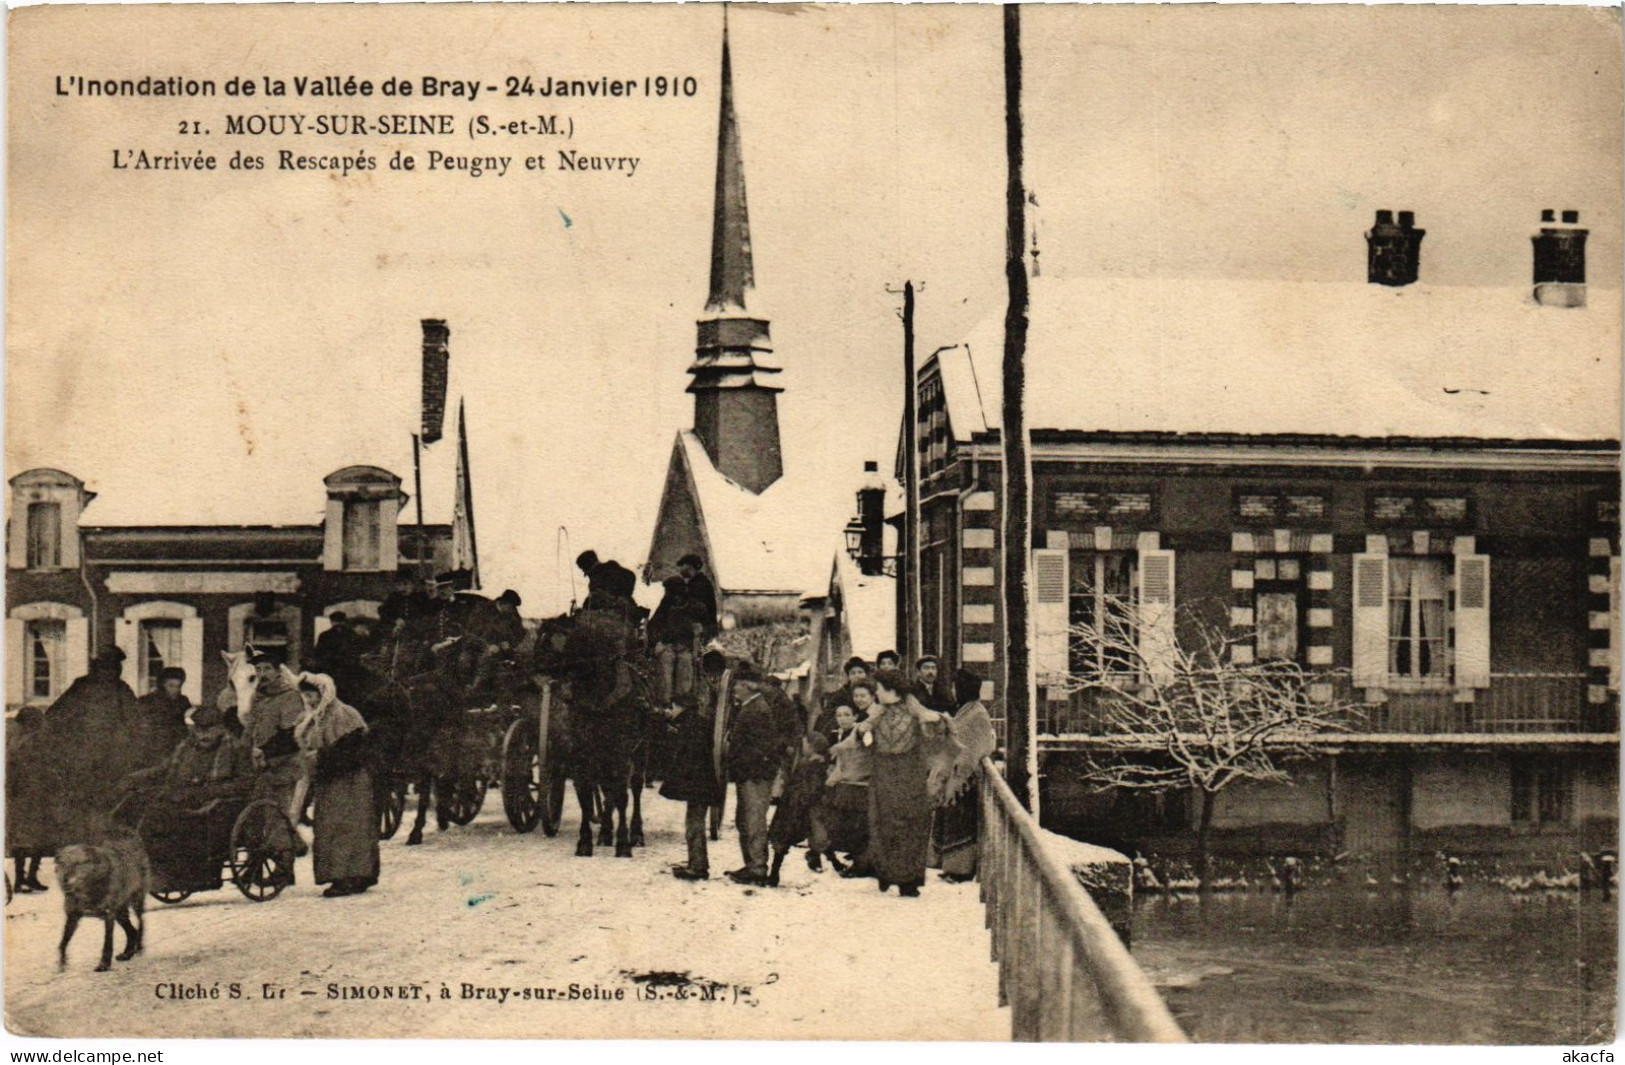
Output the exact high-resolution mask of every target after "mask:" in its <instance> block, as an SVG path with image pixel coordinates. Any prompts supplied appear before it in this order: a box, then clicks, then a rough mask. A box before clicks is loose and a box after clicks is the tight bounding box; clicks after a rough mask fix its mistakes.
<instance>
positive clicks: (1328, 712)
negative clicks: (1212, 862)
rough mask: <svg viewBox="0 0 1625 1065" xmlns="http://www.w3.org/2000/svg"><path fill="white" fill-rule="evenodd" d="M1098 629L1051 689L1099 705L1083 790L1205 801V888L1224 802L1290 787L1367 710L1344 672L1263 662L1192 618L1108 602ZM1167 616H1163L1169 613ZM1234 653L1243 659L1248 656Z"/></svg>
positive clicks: (1088, 632)
mask: <svg viewBox="0 0 1625 1065" xmlns="http://www.w3.org/2000/svg"><path fill="white" fill-rule="evenodd" d="M1105 607H1106V609H1104V610H1103V611H1102V614H1103V615H1104V616H1103V617H1102V618H1101V619H1099V623H1098V624H1073V625H1072V626H1071V627H1070V629H1069V632H1068V637H1069V641H1070V644H1071V652H1072V654H1071V658H1072V663H1071V664H1072V665H1073V666H1074V667H1075V666H1076V665H1078V664H1079V663H1081V664H1082V665H1083V666H1084V667H1085V668H1083V669H1081V670H1080V669H1077V668H1071V669H1068V670H1067V671H1066V674H1065V676H1064V677H1059V676H1057V677H1054V678H1053V682H1055V683H1060V684H1062V685H1063V686H1064V687H1065V688H1066V689H1067V690H1068V691H1070V692H1088V693H1092V696H1093V698H1092V702H1093V711H1094V716H1095V720H1094V723H1093V728H1092V729H1091V731H1092V732H1094V733H1095V735H1096V739H1095V741H1094V742H1093V743H1092V744H1091V745H1090V746H1089V747H1087V748H1086V751H1087V757H1088V759H1089V768H1088V773H1087V777H1086V779H1088V780H1089V781H1091V783H1092V784H1093V786H1094V787H1095V789H1096V790H1099V791H1109V790H1113V789H1117V788H1127V789H1132V790H1137V791H1144V792H1152V793H1166V792H1172V791H1181V790H1186V789H1193V790H1195V791H1196V792H1197V793H1198V795H1199V796H1200V802H1201V809H1200V811H1199V814H1198V818H1197V824H1196V830H1195V831H1196V852H1197V867H1198V869H1200V871H1201V876H1202V881H1203V883H1204V885H1205V884H1206V883H1207V881H1208V880H1209V879H1210V878H1209V877H1208V875H1207V873H1208V840H1209V833H1210V830H1211V828H1212V825H1213V808H1214V805H1215V803H1216V801H1217V799H1218V796H1219V793H1220V792H1222V791H1224V789H1225V788H1227V787H1229V786H1231V785H1232V784H1234V783H1236V782H1237V781H1242V780H1250V781H1256V782H1259V783H1268V784H1287V785H1289V784H1291V783H1292V776H1291V774H1290V773H1289V772H1288V771H1287V770H1286V768H1284V765H1285V763H1289V762H1291V761H1294V760H1298V759H1302V758H1307V757H1313V756H1314V755H1316V754H1319V753H1322V751H1321V750H1317V749H1316V747H1315V745H1314V744H1313V743H1312V740H1313V738H1315V737H1324V735H1325V734H1327V733H1341V732H1347V731H1350V729H1351V728H1352V726H1353V724H1354V722H1355V721H1356V719H1357V716H1358V715H1359V714H1360V710H1359V708H1358V706H1357V704H1355V703H1352V702H1350V701H1348V700H1346V699H1340V698H1339V697H1338V695H1337V693H1338V692H1339V691H1341V690H1344V686H1343V685H1340V684H1337V683H1336V680H1337V672H1336V671H1333V670H1330V669H1311V668H1307V667H1305V666H1302V665H1300V664H1298V663H1297V662H1293V661H1288V660H1285V659H1279V658H1268V659H1262V660H1257V659H1255V658H1254V657H1253V655H1252V654H1250V653H1248V652H1250V651H1251V649H1252V648H1253V647H1254V646H1255V644H1256V640H1255V634H1254V633H1253V632H1251V631H1249V630H1246V629H1242V628H1237V627H1231V626H1228V625H1221V624H1218V623H1215V621H1214V620H1213V619H1212V618H1211V617H1210V616H1208V615H1207V614H1205V613H1204V612H1202V611H1200V610H1198V609H1197V608H1196V607H1195V606H1194V605H1192V606H1187V607H1185V608H1184V609H1182V610H1181V611H1180V614H1179V616H1178V622H1179V624H1178V625H1177V631H1178V632H1179V633H1180V634H1181V635H1182V637H1183V638H1175V637H1174V635H1173V634H1174V633H1175V631H1176V626H1175V625H1174V624H1173V622H1174V620H1175V619H1174V618H1172V617H1159V616H1156V615H1153V614H1150V613H1148V612H1147V611H1144V610H1142V609H1140V608H1138V607H1137V606H1135V605H1134V604H1131V603H1128V602H1126V601H1122V600H1108V601H1107V602H1106V604H1105ZM1165 609H1166V608H1165ZM1235 648H1246V649H1247V650H1246V651H1243V652H1242V653H1240V654H1235V653H1233V649H1235Z"/></svg>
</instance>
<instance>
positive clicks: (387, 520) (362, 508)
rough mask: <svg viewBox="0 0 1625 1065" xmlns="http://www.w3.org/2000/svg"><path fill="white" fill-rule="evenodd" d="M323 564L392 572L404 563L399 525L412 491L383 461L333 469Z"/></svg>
mask: <svg viewBox="0 0 1625 1065" xmlns="http://www.w3.org/2000/svg"><path fill="white" fill-rule="evenodd" d="M326 484H327V520H326V529H327V535H326V540H325V543H324V545H323V549H322V568H323V569H327V570H344V571H348V572H351V573H368V572H373V573H377V572H384V573H389V572H393V571H394V570H396V569H398V568H399V566H400V540H399V534H398V532H397V530H396V524H397V522H398V521H399V520H400V513H401V507H402V506H404V505H405V503H406V493H404V492H402V491H401V479H400V478H399V477H396V476H395V475H394V474H392V473H390V472H389V471H388V470H384V469H379V468H378V467H377V466H347V467H345V468H344V469H342V470H339V471H338V472H336V473H332V474H329V475H328V477H327V479H326Z"/></svg>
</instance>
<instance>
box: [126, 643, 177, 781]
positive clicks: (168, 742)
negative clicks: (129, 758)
mask: <svg viewBox="0 0 1625 1065" xmlns="http://www.w3.org/2000/svg"><path fill="white" fill-rule="evenodd" d="M185 685H186V670H184V669H181V668H180V667H179V666H165V667H164V668H163V670H161V671H160V672H159V674H158V686H157V687H156V688H154V689H153V690H152V691H150V692H148V693H147V694H145V695H143V696H142V697H141V698H139V699H137V700H136V701H135V706H136V719H135V727H134V728H133V729H132V730H131V733H130V746H131V747H132V749H133V750H134V752H135V753H134V756H133V757H134V760H135V762H136V763H137V764H138V765H140V766H141V767H142V768H143V769H144V768H146V767H147V766H154V765H157V764H159V763H160V762H162V761H163V760H164V759H166V758H168V757H169V756H170V754H171V753H173V752H174V750H175V748H176V746H177V745H178V744H179V743H180V742H181V741H182V740H184V739H186V714H187V712H188V711H189V710H191V709H192V701H191V700H190V699H188V698H187V697H186V695H185V693H183V692H182V691H181V689H182V688H183V687H184V686H185Z"/></svg>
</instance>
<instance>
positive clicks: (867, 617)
mask: <svg viewBox="0 0 1625 1065" xmlns="http://www.w3.org/2000/svg"><path fill="white" fill-rule="evenodd" d="M829 585H830V587H829V591H830V595H831V597H832V598H833V597H834V596H835V594H836V590H837V589H839V594H840V599H841V615H842V623H843V624H844V625H845V626H846V634H847V638H848V639H849V640H850V641H851V643H852V653H853V654H855V655H859V656H861V657H862V658H865V659H867V660H869V661H870V662H873V661H874V660H875V656H876V655H878V654H879V653H880V652H881V651H884V650H887V649H888V648H892V647H895V646H897V579H896V578H895V577H887V576H885V575H876V576H872V577H871V576H869V575H867V574H865V573H863V572H862V571H861V570H859V569H858V566H857V563H856V562H854V561H852V556H851V555H849V554H847V553H846V544H845V543H844V542H843V543H841V544H839V545H838V546H837V548H836V551H835V565H834V568H833V570H832V572H831V574H830V581H829Z"/></svg>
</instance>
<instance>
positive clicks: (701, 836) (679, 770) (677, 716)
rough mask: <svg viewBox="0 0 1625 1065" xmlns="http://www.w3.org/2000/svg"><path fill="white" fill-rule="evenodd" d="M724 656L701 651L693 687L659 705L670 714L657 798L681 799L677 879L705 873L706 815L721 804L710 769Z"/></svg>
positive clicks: (708, 866) (707, 866)
mask: <svg viewBox="0 0 1625 1065" xmlns="http://www.w3.org/2000/svg"><path fill="white" fill-rule="evenodd" d="M727 669H728V660H727V657H726V656H725V655H723V653H722V652H721V651H707V652H706V653H705V654H704V655H703V656H702V657H701V658H700V676H699V681H698V683H697V684H696V685H695V686H694V690H693V691H692V692H691V693H689V694H688V695H687V696H684V697H679V698H678V699H676V700H675V702H674V703H673V705H672V706H671V707H669V708H664V709H662V713H664V714H665V715H666V716H667V717H668V718H670V719H672V726H671V728H672V732H673V737H672V744H671V752H672V757H671V760H670V764H669V765H668V767H667V770H666V779H665V780H663V781H662V782H661V784H660V794H661V796H662V797H663V798H667V799H672V800H674V801H676V802H681V803H684V804H686V809H685V811H684V814H683V838H684V841H685V842H686V843H687V845H688V860H687V861H686V862H684V863H682V864H680V865H674V866H672V870H671V872H672V875H673V876H675V877H676V878H677V879H679V880H704V879H706V878H707V877H709V876H710V875H711V860H710V854H709V851H708V849H707V847H706V841H705V834H706V818H707V817H708V816H709V814H710V812H711V809H712V807H716V806H721V805H722V802H723V799H724V797H725V793H724V790H723V787H724V785H723V782H722V781H721V780H720V779H719V778H718V776H717V769H716V761H715V759H716V751H715V746H714V744H715V740H716V710H717V697H718V695H719V694H721V690H722V689H721V685H722V680H723V676H724V674H725V673H726V672H727Z"/></svg>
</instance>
